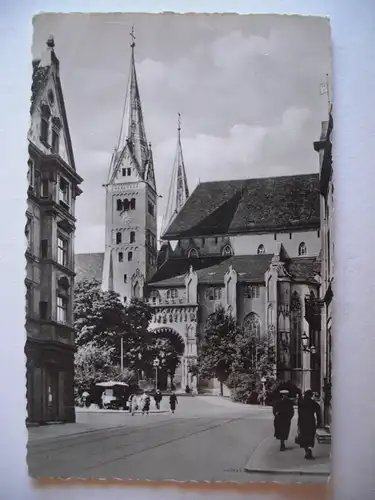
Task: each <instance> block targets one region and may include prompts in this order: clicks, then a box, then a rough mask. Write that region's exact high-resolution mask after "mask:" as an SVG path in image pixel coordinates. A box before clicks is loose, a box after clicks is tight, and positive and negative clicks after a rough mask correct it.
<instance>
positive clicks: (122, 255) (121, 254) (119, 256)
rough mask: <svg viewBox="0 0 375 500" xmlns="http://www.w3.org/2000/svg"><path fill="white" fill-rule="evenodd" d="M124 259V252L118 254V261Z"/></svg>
mask: <svg viewBox="0 0 375 500" xmlns="http://www.w3.org/2000/svg"><path fill="white" fill-rule="evenodd" d="M123 260H124V254H123V253H122V252H119V254H118V261H119V262H123Z"/></svg>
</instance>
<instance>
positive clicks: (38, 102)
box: [25, 37, 82, 423]
mask: <svg viewBox="0 0 375 500" xmlns="http://www.w3.org/2000/svg"><path fill="white" fill-rule="evenodd" d="M31 101H32V102H31V109H30V115H31V123H30V128H29V132H28V152H29V160H28V183H29V187H28V197H27V212H26V217H27V222H26V228H25V233H26V237H27V250H26V262H27V275H26V280H25V283H26V331H27V340H26V346H25V352H26V358H27V407H28V422H29V423H46V422H50V421H51V422H52V421H62V422H74V421H75V412H74V383H73V377H74V332H73V285H74V233H75V223H76V219H75V201H76V197H77V196H78V195H80V194H81V190H80V188H79V184H80V183H81V182H82V178H81V177H80V176H79V175H78V174H77V172H76V168H75V162H74V156H73V150H72V144H71V138H70V133H69V126H68V121H67V116H66V109H65V105H64V99H63V93H62V87H61V81H60V72H59V60H58V59H57V57H56V54H55V51H54V40H53V38H52V37H51V38H49V39H48V41H47V46H46V50H45V52H44V54H43V56H42V58H41V59H38V60H35V61H33V81H32V97H31Z"/></svg>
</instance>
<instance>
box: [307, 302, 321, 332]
mask: <svg viewBox="0 0 375 500" xmlns="http://www.w3.org/2000/svg"><path fill="white" fill-rule="evenodd" d="M322 306H323V301H322V300H321V299H318V298H317V297H315V296H314V295H312V294H311V295H305V319H306V321H307V322H308V323H309V325H310V326H311V327H312V329H313V330H315V331H320V330H321V308H322Z"/></svg>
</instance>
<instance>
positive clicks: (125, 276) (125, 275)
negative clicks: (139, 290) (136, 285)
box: [124, 274, 128, 283]
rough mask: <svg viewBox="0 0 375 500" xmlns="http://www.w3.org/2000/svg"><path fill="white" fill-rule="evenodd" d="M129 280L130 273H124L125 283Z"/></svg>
mask: <svg viewBox="0 0 375 500" xmlns="http://www.w3.org/2000/svg"><path fill="white" fill-rule="evenodd" d="M127 281H128V275H127V274H124V283H127Z"/></svg>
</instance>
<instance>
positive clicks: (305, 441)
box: [298, 390, 321, 460]
mask: <svg viewBox="0 0 375 500" xmlns="http://www.w3.org/2000/svg"><path fill="white" fill-rule="evenodd" d="M320 425H321V415H320V406H319V404H318V403H317V402H316V401H314V400H313V392H312V391H310V390H308V391H306V392H305V394H304V396H303V398H302V399H300V400H299V402H298V444H299V445H300V447H301V448H304V450H305V458H306V460H312V459H313V458H314V457H313V454H312V448H314V445H315V434H316V429H317V428H318V427H320Z"/></svg>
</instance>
